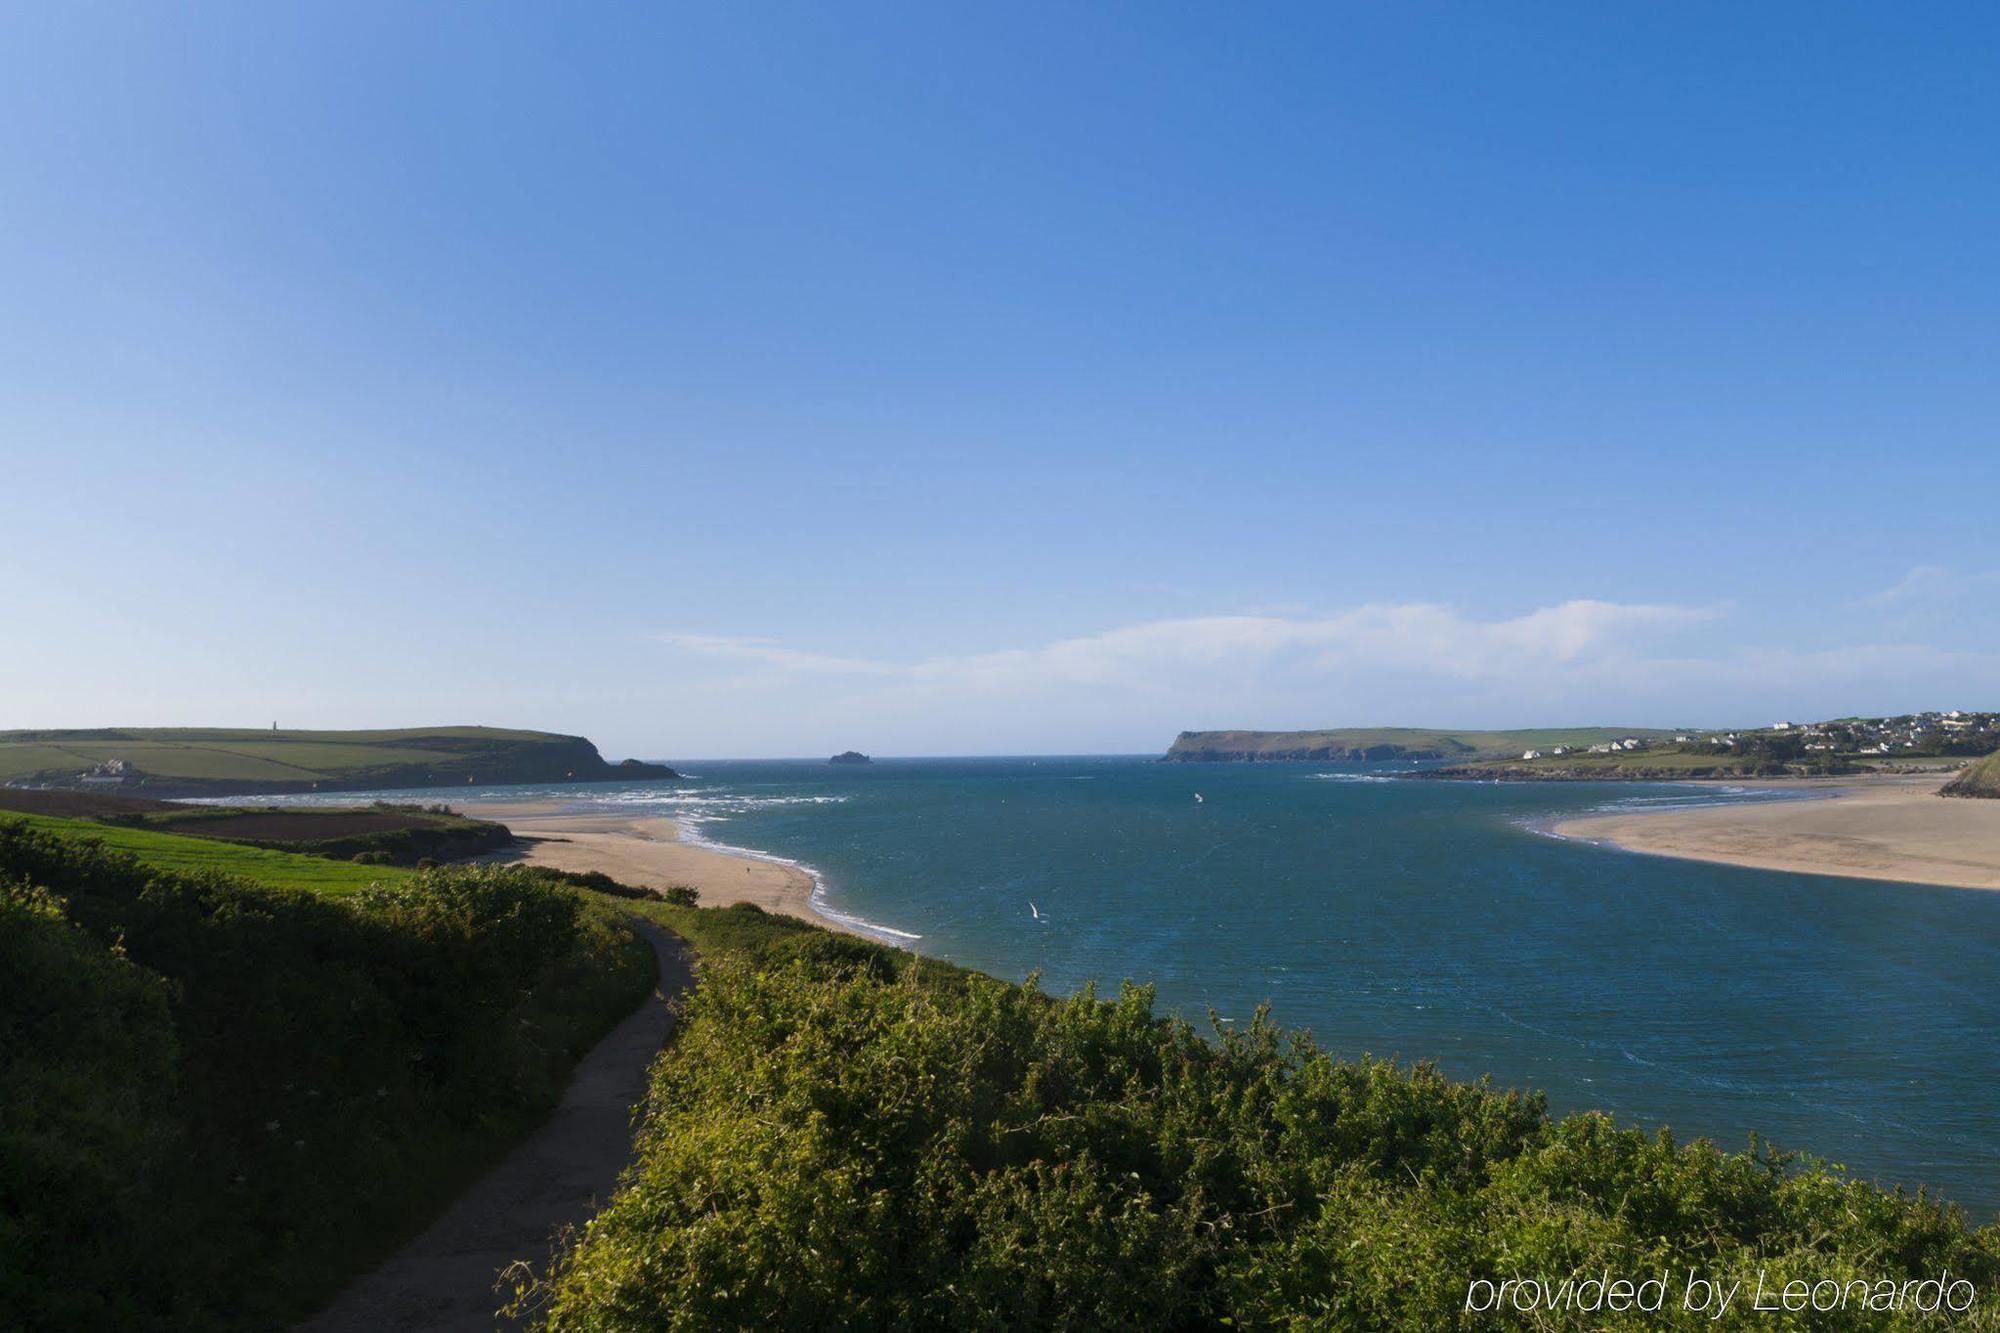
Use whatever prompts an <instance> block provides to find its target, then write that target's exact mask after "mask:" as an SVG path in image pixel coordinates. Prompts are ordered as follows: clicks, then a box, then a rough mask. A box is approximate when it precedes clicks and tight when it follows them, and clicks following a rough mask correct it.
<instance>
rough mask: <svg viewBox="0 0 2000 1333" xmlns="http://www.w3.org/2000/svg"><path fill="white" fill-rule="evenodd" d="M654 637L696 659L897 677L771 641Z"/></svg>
mask: <svg viewBox="0 0 2000 1333" xmlns="http://www.w3.org/2000/svg"><path fill="white" fill-rule="evenodd" d="M654 637H655V638H657V639H658V640H659V641H660V642H661V643H664V644H666V645H667V646H668V647H670V648H679V649H681V650H683V651H685V652H690V653H694V654H697V655H699V656H703V657H720V658H728V659H731V660H733V661H738V662H749V663H754V664H757V665H760V666H765V667H771V668H775V669H776V670H779V671H785V672H792V673H796V674H800V675H813V676H827V675H832V676H856V675H859V676H872V675H895V674H898V672H897V668H896V667H893V666H891V665H889V664H887V663H883V662H865V661H862V660H860V659H858V658H852V657H829V656H827V655H826V654H824V653H808V652H801V651H799V650H798V649H796V648H787V647H785V646H784V645H783V644H780V643H778V642H776V641H775V640H772V639H760V638H746V637H743V636H740V635H733V634H659V635H655V636H654Z"/></svg>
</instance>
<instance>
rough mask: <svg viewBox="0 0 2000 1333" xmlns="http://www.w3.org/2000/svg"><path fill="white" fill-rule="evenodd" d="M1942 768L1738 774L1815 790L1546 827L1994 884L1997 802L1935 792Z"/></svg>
mask: <svg viewBox="0 0 2000 1333" xmlns="http://www.w3.org/2000/svg"><path fill="white" fill-rule="evenodd" d="M1948 776H1949V775H1944V776H1935V775H1926V776H1893V777H1891V776H1873V777H1866V776H1864V777H1858V778H1857V777H1844V778H1820V779H1810V778H1807V779H1801V778H1789V779H1777V780H1762V781H1743V782H1741V783H1739V784H1737V785H1740V786H1744V787H1754V788H1771V789H1782V790H1785V791H1789V792H1799V791H1801V789H1804V790H1806V791H1816V798H1815V799H1803V800H1773V801H1732V802H1728V803H1726V804H1716V805H1702V806H1690V807H1682V808H1674V809H1665V810H1646V811H1635V812H1616V813H1612V812H1607V813H1600V814H1584V815H1571V816H1567V817H1565V818H1562V819H1558V820H1555V821H1552V822H1551V823H1549V824H1548V825H1547V826H1546V831H1547V832H1548V833H1549V834H1551V835H1552V836H1555V837H1558V838H1568V839H1574V840H1576V841H1579V842H1588V843H1593V844H1595V845H1598V846H1603V847H1612V848H1616V849H1618V850H1620V851H1627V852H1638V853H1643V854H1646V855H1651V856H1668V857H1674V858H1677V859H1680V860H1687V861H1707V862H1711V863H1714V864H1720V865H1734V866H1744V867H1748V868H1750V869H1755V870H1781V871H1787V872H1791V873H1794V874H1807V875H1833V876H1838V877H1841V878H1846V879H1872V880H1883V881H1889V882H1892V883H1901V884H1930V885H1937V886H1941V887H1945V888H1957V889H2000V801H1955V800H1947V799H1945V798H1944V797H1941V796H1939V795H1938V794H1937V791H1938V788H1939V787H1940V786H1942V785H1943V783H1944V782H1945V781H1946V780H1947V778H1948Z"/></svg>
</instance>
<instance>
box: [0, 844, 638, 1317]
mask: <svg viewBox="0 0 2000 1333" xmlns="http://www.w3.org/2000/svg"><path fill="white" fill-rule="evenodd" d="M0 884H5V885H7V886H9V887H8V888H7V889H6V892H5V896H4V897H0V1041H4V1044H3V1045H0V1050H4V1053H5V1060H4V1063H0V1070H4V1072H0V1112H4V1119H0V1242H5V1243H4V1244H0V1327H6V1328H15V1327H60V1326H89V1325H92V1324H98V1323H105V1324H112V1323H118V1324H124V1325H126V1326H132V1327H158V1326H181V1327H200V1328H209V1327H229V1326H250V1327H270V1326H274V1325H277V1324H281V1323H283V1322H286V1321H287V1320H288V1319H290V1318H292V1317H295V1316H297V1315H300V1314H303V1313H306V1312H307V1311H309V1310H310V1309H311V1308H312V1307H313V1305H314V1304H315V1303H316V1302H317V1301H319V1300H321V1299H324V1298H325V1297H326V1296H328V1295H330V1294H331V1290H332V1289H333V1288H334V1287H335V1286H336V1285H337V1284H338V1283H339V1282H340V1281H341V1280H342V1279H344V1278H345V1277H346V1276H348V1275H350V1274H351V1273H352V1272H353V1271H355V1270H356V1268H358V1267H359V1266H360V1265H362V1264H364V1263H365V1262H367V1261H368V1260H370V1259H372V1258H374V1257H376V1256H378V1255H379V1254H380V1253H382V1252H383V1251H384V1250H386V1248H387V1247H389V1246H390V1245H391V1244H393V1243H394V1241H395V1240H396V1239H397V1238H398V1237H399V1236H401V1235H403V1234H405V1233H406V1232H407V1231H408V1230H410V1229H411V1228H413V1227H414V1226H416V1225H418V1224H419V1223H421V1222H422V1221H423V1220H424V1219H425V1218H426V1217H427V1216H428V1215H429V1213H430V1212H431V1211H432V1210H433V1209H434V1208H435V1207H436V1206H437V1205H438V1204H439V1203H440V1202H442V1201H443V1200H444V1199H445V1198H448V1197H449V1196H450V1194H451V1193H452V1192H454V1191H455V1190H456V1189H457V1188H458V1187H459V1186H461V1185H462V1184H463V1183H465V1181H466V1180H467V1179H469V1178H470V1176H471V1175H472V1174H474V1173H475V1172H476V1171H477V1170H479V1169H480V1168H481V1167H483V1166H484V1165H485V1164H486V1163H487V1162H488V1161H490V1160H491V1157H492V1156H493V1155H494V1154H495V1153H497V1152H498V1151H500V1150H501V1149H502V1148H504V1147H505V1145H506V1144H507V1143H508V1142H509V1141H511V1139H512V1138H513V1137H514V1136H516V1135H517V1134H518V1133H519V1132H521V1131H522V1130H523V1129H525V1128H526V1127H527V1126H528V1125H529V1124H531V1123H532V1122H533V1120H534V1119H536V1118H537V1117H538V1116H539V1115H540V1114H542V1113H543V1112H544V1111H545V1110H546V1108H547V1107H548V1106H549V1105H550V1104H552V1103H553V1101H554V1099H555V1098H556V1096H557V1095H559V1092H560V1089H561V1085H562V1082H563V1080H564V1079H565V1078H566V1076H567V1073H568V1070H569V1068H570V1067H571V1065H572V1064H573V1063H574V1060H575V1058H576V1057H577V1056H578V1055H580V1054H581V1053H582V1051H584V1050H586V1049H588V1047H589V1046H590V1044H591V1043H593V1042H594V1041H595V1040H596V1038H597V1036H599V1035H600V1034H601V1033H602V1032H603V1031H604V1030H605V1029H606V1028H607V1027H609V1026H610V1024H611V1023H613V1022H615V1021H616V1019H617V1018H618V1017H619V1016H620V1015H622V1014H623V1013H625V1012H627V1011H629V1009H630V1008H631V1006H632V1005H633V1004H634V1003H636V1002H637V1000H638V999H639V998H640V997H641V996H643V994H644V993H645V991H646V989H647V988H648V987H649V986H650V985H651V984H652V981H653V976H654V968H653V958H652V953H651V950H650V949H649V948H648V947H647V945H646V944H645V942H644V941H643V940H641V939H638V938H637V937H636V936H635V935H634V934H633V932H632V931H631V929H630V927H629V926H628V925H626V924H625V923H624V922H623V921H622V920H620V919H616V918H614V917H612V916H611V915H610V914H609V912H608V911H607V910H605V909H603V908H596V907H593V908H585V907H583V906H582V905H580V903H579V901H578V899H577V897H576V896H575V894H574V893H573V892H571V891H570V890H569V889H567V888H566V887H564V886H561V885H558V884H555V883H553V882H551V881H550V880H548V879H547V878H546V877H543V876H539V875H534V874H531V873H528V872H522V871H514V870H506V869H496V868H488V869H483V870H459V869H444V870H436V871H429V872H425V873H422V874H419V875H418V876H416V877H415V878H414V879H412V880H410V881H408V882H406V883H402V884H398V885H395V886H393V887H382V888H378V889H375V890H368V891H364V892H362V893H360V894H356V895H353V896H352V897H349V898H342V899H326V898H317V897H314V896H312V895H310V894H306V893H303V892H291V891H282V890H272V889H260V888H256V887H253V886H250V885H248V884H245V883H243V882H241V881H237V880H232V879H228V878H225V877H222V876H214V875H183V874H173V873H167V872H160V871H156V870H152V869H149V868H148V867H146V866H144V865H142V864H140V863H139V862H137V861H134V860H132V859H131V858H129V857H125V856H122V855H118V854H114V853H110V852H107V851H105V850H104V849H103V848H102V847H101V846H99V845H97V844H93V843H79V842H73V841H68V840H65V839H62V838H58V837H54V836H51V835H48V834H45V833H38V832H33V831H30V830H29V829H28V828H27V827H26V826H25V825H23V824H22V823H20V822H18V821H10V820H4V819H0Z"/></svg>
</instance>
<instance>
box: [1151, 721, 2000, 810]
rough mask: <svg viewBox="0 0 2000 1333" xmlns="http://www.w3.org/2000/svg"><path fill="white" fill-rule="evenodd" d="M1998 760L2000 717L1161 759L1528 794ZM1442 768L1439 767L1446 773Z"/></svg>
mask: <svg viewBox="0 0 2000 1333" xmlns="http://www.w3.org/2000/svg"><path fill="white" fill-rule="evenodd" d="M1996 751H2000V713H1973V712H1965V711H1962V710H1959V709H1953V710H1951V711H1949V712H1932V713H1905V714H1900V715H1897V716H1894V717H1871V718H1862V717H1846V718H1833V719H1829V720H1827V721H1822V722H1789V721H1779V722H1773V723H1771V724H1769V725H1768V726H1763V727H1743V728H1736V729H1718V728H1704V727H1684V728H1681V729H1678V730H1662V729H1660V728H1648V727H1543V728H1533V729H1526V730H1517V731H1440V730H1427V729H1424V728H1420V727H1359V728H1349V729H1345V730H1328V731H1184V732H1182V733H1181V734H1180V735H1179V736H1177V737H1176V738H1175V739H1174V743H1173V745H1172V746H1171V747H1170V748H1169V749H1168V750H1167V753H1166V755H1165V756H1164V759H1165V761H1166V762H1170V763H1198V762H1236V763H1271V762H1318V763H1329V762H1351V763H1361V762H1382V761H1392V760H1408V761H1412V762H1416V763H1427V764H1432V765H1435V766H1433V767H1427V768H1416V769H1412V770H1411V771H1410V772H1409V773H1407V774H1406V775H1404V776H1408V777H1413V778H1432V779H1444V780H1449V779H1453V778H1458V779H1470V780H1477V781H1487V782H1491V781H1522V782H1565V781H1568V782H1604V781H1619V780H1625V781H1652V782H1659V781H1683V780H1688V779H1704V778H1722V779H1742V778H1784V777H1837V776H1841V775H1844V774H1851V773H1869V772H1890V773H1910V772H1927V771H1943V770H1947V769H1950V768H1953V767H1956V766H1958V765H1960V764H1963V763H1965V762H1966V761H1968V760H1972V759H1978V758H1979V757H1981V756H1984V755H1992V754H1994V753H1995V752H1996ZM1439 761H1443V762H1442V764H1441V765H1440V764H1439ZM1996 763H2000V760H1997V761H1989V762H1988V763H1985V764H1982V765H1981V766H1980V767H1979V768H1977V769H1975V770H1973V771H1971V772H1969V773H1967V774H1966V775H1965V776H1964V777H1963V778H1962V779H1961V780H1959V781H1958V782H1955V783H1954V784H1952V787H1951V788H1950V789H1949V790H1950V794H1952V795H1969V796H1979V795H1988V794H1996V793H2000V768H1997V767H1995V764H1996Z"/></svg>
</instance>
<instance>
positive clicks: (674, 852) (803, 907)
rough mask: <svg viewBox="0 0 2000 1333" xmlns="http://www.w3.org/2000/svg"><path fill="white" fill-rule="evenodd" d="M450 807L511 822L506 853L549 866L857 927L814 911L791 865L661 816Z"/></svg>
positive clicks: (719, 903) (801, 876) (547, 807)
mask: <svg viewBox="0 0 2000 1333" xmlns="http://www.w3.org/2000/svg"><path fill="white" fill-rule="evenodd" d="M452 808H453V809H455V810H459V811H462V812H463V813H465V814H467V815H470V816H471V817H472V818H474V819H488V820H492V821H493V822H494V823H497V824H505V825H506V826H507V827H508V828H509V829H511V830H512V831H513V833H514V836H515V837H516V838H519V839H520V840H521V846H520V847H519V848H518V849H517V850H516V851H515V852H513V853H511V854H509V855H508V856H507V858H506V859H510V860H514V861H518V862H522V863H525V864H527V865H536V866H548V867H550V868H552V869H555V870H576V871H583V870H599V871H602V872H603V873H605V874H607V875H609V876H611V878H613V879H615V880H617V881H618V882H619V883H621V884H633V885H638V886H640V887H643V888H649V889H666V888H672V887H673V886H674V885H677V884H685V885H687V886H688V887H689V888H692V889H695V890H697V891H698V892H699V893H700V894H701V904H702V906H704V907H729V906H732V905H734V904H736V903H755V904H756V905H757V906H759V907H761V908H763V909H764V910H765V911H767V912H782V913H784V914H786V915H787V916H795V917H800V918H802V919H803V920H806V921H810V922H812V923H813V924H814V925H816V926H824V927H826V928H827V929H829V930H842V931H847V932H848V933H849V934H859V933H860V932H859V931H856V930H853V929H852V928H851V927H848V926H846V925H844V924H842V923H841V922H839V921H836V920H834V919H833V918H831V917H824V916H821V915H819V914H818V913H816V912H814V911H813V907H812V893H813V878H812V876H811V875H808V874H807V873H806V872H805V871H803V870H800V869H799V868H798V867H797V866H788V865H780V864H778V863H776V862H773V861H759V860H753V859H751V858H749V857H745V856H731V855H729V854H728V853H726V852H718V851H716V850H714V849H713V848H709V847H699V846H696V845H695V844H693V843H687V842H682V841H681V840H680V828H679V826H678V825H677V824H675V822H674V821H673V820H671V819H668V818H666V817H664V816H659V815H651V816H641V817H637V818H634V817H632V816H629V815H602V814H591V815H585V814H573V813H572V814H566V813H564V812H563V808H562V807H561V806H560V805H555V804H550V803H546V802H543V803H507V802H495V801H454V802H453V803H452Z"/></svg>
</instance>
